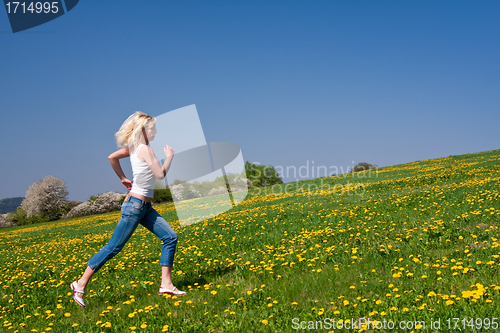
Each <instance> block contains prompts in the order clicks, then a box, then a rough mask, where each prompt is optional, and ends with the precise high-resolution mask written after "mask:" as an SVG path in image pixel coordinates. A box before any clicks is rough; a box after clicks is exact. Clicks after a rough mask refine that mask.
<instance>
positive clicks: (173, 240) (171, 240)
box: [162, 232, 179, 244]
mask: <svg viewBox="0 0 500 333" xmlns="http://www.w3.org/2000/svg"><path fill="white" fill-rule="evenodd" d="M178 239H179V237H177V234H176V233H175V232H174V233H167V234H165V235H164V236H163V238H162V241H163V243H164V244H177V240H178Z"/></svg>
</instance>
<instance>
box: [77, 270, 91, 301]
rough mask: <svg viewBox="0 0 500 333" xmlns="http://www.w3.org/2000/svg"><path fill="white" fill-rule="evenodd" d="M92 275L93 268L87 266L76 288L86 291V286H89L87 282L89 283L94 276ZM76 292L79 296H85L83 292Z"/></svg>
mask: <svg viewBox="0 0 500 333" xmlns="http://www.w3.org/2000/svg"><path fill="white" fill-rule="evenodd" d="M92 275H94V271H93V270H92V268H90V267H89V266H87V269H86V270H85V272H84V273H83V275H82V277H81V278H80V279H79V280H78V283H77V288H76V290H82V291H85V288H86V287H87V283H89V280H90V278H91V277H92ZM76 294H77V296H78V297H80V298H83V294H82V293H76Z"/></svg>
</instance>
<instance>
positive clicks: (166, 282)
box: [160, 266, 174, 290]
mask: <svg viewBox="0 0 500 333" xmlns="http://www.w3.org/2000/svg"><path fill="white" fill-rule="evenodd" d="M160 287H161V288H165V289H168V290H172V289H174V284H173V283H172V266H161V285H160Z"/></svg>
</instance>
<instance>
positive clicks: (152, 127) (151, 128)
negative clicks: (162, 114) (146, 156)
mask: <svg viewBox="0 0 500 333" xmlns="http://www.w3.org/2000/svg"><path fill="white" fill-rule="evenodd" d="M146 135H147V136H148V141H153V140H154V139H155V135H156V123H155V122H151V123H149V124H148V125H147V126H146Z"/></svg>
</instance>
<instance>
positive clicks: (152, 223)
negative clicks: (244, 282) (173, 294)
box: [141, 207, 178, 290]
mask: <svg viewBox="0 0 500 333" xmlns="http://www.w3.org/2000/svg"><path fill="white" fill-rule="evenodd" d="M141 224H142V225H143V226H144V227H145V228H146V229H148V230H149V231H151V232H152V233H154V234H155V235H156V236H157V237H158V238H159V239H160V240H161V241H162V242H163V244H162V248H161V255H160V266H161V287H162V288H166V289H169V290H172V289H173V287H174V285H173V283H172V266H173V264H174V256H175V250H176V247H177V239H178V238H177V234H176V233H175V231H174V229H172V227H171V226H170V224H168V222H167V221H165V219H164V218H163V217H161V215H160V214H158V212H157V211H156V210H155V209H154V208H153V207H151V208H150V209H149V211H148V213H147V214H146V216H144V218H143V219H142V221H141Z"/></svg>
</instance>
